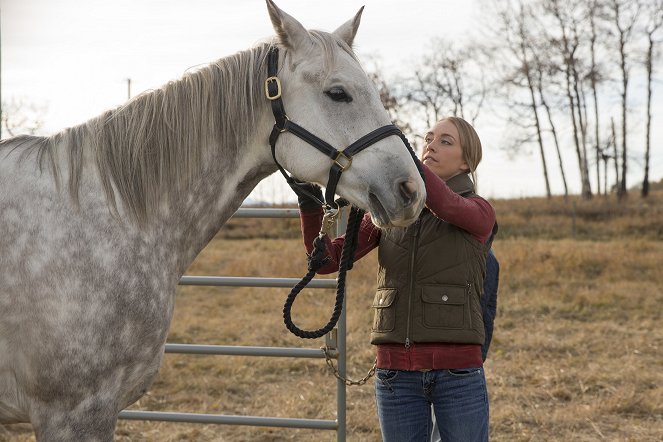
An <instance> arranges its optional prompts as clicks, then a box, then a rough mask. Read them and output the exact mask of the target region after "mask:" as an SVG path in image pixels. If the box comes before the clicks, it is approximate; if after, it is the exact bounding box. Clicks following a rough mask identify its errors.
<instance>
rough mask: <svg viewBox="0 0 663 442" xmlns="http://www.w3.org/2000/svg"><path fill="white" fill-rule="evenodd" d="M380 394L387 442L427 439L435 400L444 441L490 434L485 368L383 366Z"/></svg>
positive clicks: (464, 441)
mask: <svg viewBox="0 0 663 442" xmlns="http://www.w3.org/2000/svg"><path fill="white" fill-rule="evenodd" d="M375 397H376V402H377V408H378V417H379V419H380V429H381V430H382V438H383V441H384V442H406V441H412V442H428V441H430V437H431V429H432V419H431V404H432V406H433V410H434V412H435V419H436V420H437V424H438V427H439V430H440V435H441V437H442V441H443V442H456V441H458V442H475V441H476V442H484V441H487V440H488V391H487V389H486V378H485V376H484V372H483V368H468V369H458V370H432V371H427V372H421V371H402V370H384V369H378V370H377V371H376V376H375Z"/></svg>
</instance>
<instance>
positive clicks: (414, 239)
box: [405, 218, 421, 349]
mask: <svg viewBox="0 0 663 442" xmlns="http://www.w3.org/2000/svg"><path fill="white" fill-rule="evenodd" d="M420 225H421V223H420V219H419V218H417V221H415V223H414V229H413V234H412V240H411V241H410V293H409V296H408V299H407V326H406V328H405V348H406V349H409V348H410V318H411V316H412V296H413V295H414V258H415V255H416V254H417V237H418V236H419V227H420Z"/></svg>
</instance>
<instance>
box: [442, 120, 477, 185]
mask: <svg viewBox="0 0 663 442" xmlns="http://www.w3.org/2000/svg"><path fill="white" fill-rule="evenodd" d="M440 121H450V122H451V123H452V124H453V125H454V126H456V129H457V130H458V136H459V137H460V148H461V150H462V151H463V160H465V162H466V163H467V165H468V166H469V167H470V170H469V173H470V176H471V177H472V181H473V182H474V185H475V187H476V184H477V166H479V163H480V162H481V140H480V139H479V135H478V134H477V131H476V130H474V127H472V125H471V124H470V123H468V122H467V121H465V120H463V119H462V118H460V117H454V116H450V117H444V118H442V119H441V120H440Z"/></svg>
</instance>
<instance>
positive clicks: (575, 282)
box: [0, 194, 663, 442]
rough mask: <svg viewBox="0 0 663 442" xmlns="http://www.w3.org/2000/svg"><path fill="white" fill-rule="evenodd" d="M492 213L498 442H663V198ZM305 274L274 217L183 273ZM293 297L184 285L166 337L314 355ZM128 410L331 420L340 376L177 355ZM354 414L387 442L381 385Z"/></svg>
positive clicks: (352, 327) (225, 436)
mask: <svg viewBox="0 0 663 442" xmlns="http://www.w3.org/2000/svg"><path fill="white" fill-rule="evenodd" d="M494 205H495V207H496V209H497V211H498V217H499V220H500V226H501V233H500V236H499V238H498V240H496V242H495V245H494V249H495V252H496V254H497V256H498V258H499V260H500V263H501V268H502V270H501V282H500V292H499V301H498V317H497V319H496V324H495V334H494V339H493V344H492V346H491V353H490V355H489V359H488V361H487V363H486V375H487V379H488V386H489V394H490V400H491V440H494V441H541V440H543V441H602V440H608V441H638V442H639V441H661V440H663V373H661V368H663V327H662V326H661V320H662V313H661V311H662V309H661V305H662V304H663V271H661V266H662V264H663V241H662V239H663V227H661V226H663V198H662V195H661V194H657V195H654V196H653V197H652V198H651V199H650V200H648V201H647V202H644V203H643V202H642V201H641V200H640V199H639V198H638V197H635V196H633V197H631V198H630V199H629V201H627V202H626V203H625V204H623V205H617V204H616V203H615V202H614V201H612V200H603V199H601V198H596V199H595V200H594V201H592V202H589V203H587V202H582V201H577V202H576V205H575V208H574V206H573V203H572V202H563V201H561V200H555V201H552V202H548V201H545V200H536V199H528V200H517V201H513V200H512V201H495V202H494ZM574 212H575V215H576V218H575V221H574V220H573V218H572V214H573V213H574ZM279 223H283V224H281V227H280V228H279V227H275V226H277V225H278V224H279ZM574 225H575V229H574ZM251 232H253V233H251ZM256 232H259V236H262V237H264V238H259V239H258V238H255V236H256ZM574 234H575V237H574ZM252 236H253V238H251V237H252ZM276 237H286V238H290V239H285V240H284V239H277V238H276ZM374 255H375V254H371V255H369V256H367V257H366V258H365V259H363V260H362V261H360V262H359V263H357V265H356V267H355V269H354V270H353V271H352V272H351V274H350V276H349V281H348V287H349V288H348V290H349V293H348V330H349V334H348V347H349V356H348V370H349V374H350V375H351V376H352V377H355V378H358V377H361V376H363V374H364V373H365V371H366V370H367V369H368V368H369V367H370V366H371V364H372V361H373V357H374V353H373V349H372V348H371V346H370V344H369V343H368V336H369V330H368V329H369V324H370V320H371V312H370V308H369V307H370V303H371V300H372V298H373V290H374V288H375V266H376V264H375V256H374ZM304 270H305V257H304V254H303V250H302V245H301V243H300V240H299V239H298V238H297V224H296V222H292V221H278V220H269V221H267V222H265V223H263V224H260V223H259V222H252V224H250V225H249V226H248V227H247V226H243V225H241V224H239V223H237V221H233V222H232V223H231V225H229V226H228V227H226V228H224V229H223V230H222V231H221V232H220V233H219V235H218V236H217V237H216V238H215V240H214V241H212V243H210V245H209V246H208V247H207V248H206V249H205V250H204V251H203V253H202V254H201V255H200V256H199V257H198V259H197V260H196V262H195V263H194V264H193V265H192V267H191V268H190V270H189V272H188V273H189V274H195V275H233V276H275V277H298V276H301V275H302V273H303V272H304ZM287 292H288V290H287V289H258V288H206V287H180V288H179V289H178V298H177V305H176V309H175V316H174V318H173V324H172V327H171V333H170V337H169V341H170V342H185V343H194V342H195V343H209V344H224V345H260V346H262V345H274V346H305V347H310V348H317V347H319V346H320V345H322V340H317V341H313V342H308V341H307V342H304V341H301V340H299V339H297V338H295V337H293V336H291V335H290V334H289V332H287V330H286V329H285V327H284V326H283V324H282V319H281V314H280V312H281V308H282V304H283V300H284V298H285V296H286V295H287ZM333 298H334V294H333V291H331V290H308V291H306V292H305V293H303V294H302V296H301V300H298V304H296V306H295V309H294V311H293V316H294V318H295V320H296V322H298V323H299V324H300V325H302V326H304V327H318V326H320V325H322V324H323V323H324V322H325V321H326V319H327V315H328V314H329V313H330V312H331V308H332V305H333ZM131 408H133V409H150V410H168V411H184V412H196V413H218V414H230V415H234V414H248V415H259V416H279V417H299V418H317V419H334V418H335V380H334V378H333V377H332V376H331V374H330V373H329V371H328V369H327V367H326V365H325V363H324V361H323V360H303V359H290V358H244V357H228V356H220V357H213V356H187V355H170V354H169V355H166V356H165V358H164V363H163V366H162V369H161V372H160V374H159V377H158V378H157V381H156V382H155V384H154V385H153V387H152V389H151V390H150V392H149V393H148V394H147V395H146V396H145V397H143V398H142V399H141V400H140V401H139V402H138V403H136V404H134V405H133V406H132V407H131ZM347 415H348V436H347V440H349V441H379V440H380V435H379V429H378V424H377V418H376V414H375V405H374V400H373V385H372V382H369V384H367V385H365V386H362V387H349V388H348V406H347ZM116 439H117V440H119V441H179V440H196V441H257V440H259V441H287V440H295V441H310V440H320V441H332V440H334V439H335V433H334V432H329V431H326V432H325V431H313V430H294V429H279V428H254V427H231V426H213V425H190V424H174V423H156V422H152V423H150V422H137V421H120V422H119V424H118V428H117V432H116ZM0 440H6V441H11V442H17V441H25V440H33V436H32V435H31V432H30V427H29V426H27V425H7V426H4V427H2V426H0Z"/></svg>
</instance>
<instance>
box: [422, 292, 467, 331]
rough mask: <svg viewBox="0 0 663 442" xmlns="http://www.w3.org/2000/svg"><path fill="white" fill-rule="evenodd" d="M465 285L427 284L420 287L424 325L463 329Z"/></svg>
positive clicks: (465, 301)
mask: <svg viewBox="0 0 663 442" xmlns="http://www.w3.org/2000/svg"><path fill="white" fill-rule="evenodd" d="M467 291H468V287H467V286H466V285H429V286H423V287H422V289H421V301H422V306H423V317H424V325H425V326H426V327H432V328H448V329H464V328H465V327H466V325H465V317H466V316H467V312H466V308H467V300H468V293H467Z"/></svg>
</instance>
